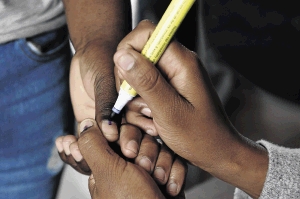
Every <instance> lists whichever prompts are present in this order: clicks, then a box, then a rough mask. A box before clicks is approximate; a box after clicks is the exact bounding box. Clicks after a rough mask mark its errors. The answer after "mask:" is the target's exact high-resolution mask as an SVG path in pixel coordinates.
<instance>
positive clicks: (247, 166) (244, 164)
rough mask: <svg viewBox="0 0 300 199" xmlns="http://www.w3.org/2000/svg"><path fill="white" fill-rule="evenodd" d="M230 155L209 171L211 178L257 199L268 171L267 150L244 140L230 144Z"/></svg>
mask: <svg viewBox="0 0 300 199" xmlns="http://www.w3.org/2000/svg"><path fill="white" fill-rule="evenodd" d="M230 145H231V147H230V148H231V149H229V150H228V151H231V155H228V156H227V157H226V156H225V157H226V158H224V159H222V161H220V164H218V166H216V167H213V168H211V170H210V171H209V172H210V173H211V174H212V175H213V176H215V177H217V178H219V179H221V180H223V181H225V182H227V183H229V184H231V185H233V186H235V187H237V188H239V189H241V190H243V191H244V192H246V193H247V194H248V195H250V196H251V197H253V198H258V197H259V196H260V194H261V191H262V189H263V186H264V182H265V179H266V175H267V170H268V162H269V158H268V152H267V150H266V149H265V148H264V147H263V146H261V145H259V144H257V143H255V142H253V141H251V140H249V139H247V138H245V137H242V136H240V139H238V140H237V142H235V143H231V144H230Z"/></svg>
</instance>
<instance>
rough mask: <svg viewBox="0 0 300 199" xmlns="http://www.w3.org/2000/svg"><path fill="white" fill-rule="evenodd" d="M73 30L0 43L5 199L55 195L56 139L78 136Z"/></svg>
mask: <svg viewBox="0 0 300 199" xmlns="http://www.w3.org/2000/svg"><path fill="white" fill-rule="evenodd" d="M70 59H71V53H70V48H69V43H68V33H67V29H66V28H65V27H64V28H60V29H59V30H56V31H52V32H49V33H45V34H42V35H38V36H35V37H32V38H27V39H19V40H16V41H13V42H9V43H6V44H2V45H0V96H1V98H0V110H1V114H0V179H1V180H0V193H1V195H0V198H1V199H2V198H3V199H4V198H5V199H24V198H26V199H41V198H43V199H50V198H54V197H55V191H56V188H57V185H58V178H59V176H60V173H61V169H62V166H63V163H62V161H61V160H60V158H59V156H58V154H57V151H56V149H55V143H54V141H55V138H56V137H57V136H60V135H62V134H66V133H72V129H71V128H70V127H72V126H73V124H72V122H73V121H74V119H73V118H74V116H73V113H72V109H71V103H70V98H69V86H68V84H69V81H68V79H69V78H68V77H69V66H70Z"/></svg>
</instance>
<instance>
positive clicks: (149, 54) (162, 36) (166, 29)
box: [110, 0, 196, 121]
mask: <svg viewBox="0 0 300 199" xmlns="http://www.w3.org/2000/svg"><path fill="white" fill-rule="evenodd" d="M195 1H196V0H172V1H171V3H170V5H169V6H168V8H167V10H166V11H165V13H164V14H163V16H162V18H161V20H160V21H159V23H158V24H157V26H156V28H155V30H154V32H153V33H152V35H151V36H150V38H149V40H148V41H147V43H146V45H145V46H144V48H143V50H142V52H141V54H142V55H143V56H145V57H146V58H147V59H148V60H150V61H151V62H152V63H153V64H156V63H157V62H158V60H159V59H160V57H161V56H162V54H163V52H164V51H165V49H166V48H167V46H168V44H169V42H170V41H171V39H172V37H173V36H174V34H175V32H176V31H177V29H178V27H179V26H180V24H181V22H182V21H183V19H184V18H185V16H186V14H187V13H188V11H189V10H190V8H191V7H192V5H193V4H194V2H195ZM136 95H137V92H136V91H135V90H134V89H133V88H132V87H131V86H130V85H129V84H128V83H127V82H126V81H123V82H122V84H121V86H120V91H119V96H118V98H117V101H116V103H115V105H114V107H113V108H112V114H111V116H110V121H111V119H112V118H113V117H114V115H115V114H119V113H120V112H121V110H122V109H123V107H124V106H125V105H126V104H127V103H128V102H129V101H130V100H132V99H133V98H134V97H135V96H136Z"/></svg>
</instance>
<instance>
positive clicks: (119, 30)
mask: <svg viewBox="0 0 300 199" xmlns="http://www.w3.org/2000/svg"><path fill="white" fill-rule="evenodd" d="M63 2H64V6H65V11H66V16H67V24H68V28H69V32H70V37H71V41H72V44H73V45H74V48H75V50H78V49H81V48H83V47H84V46H86V45H87V44H88V43H90V42H91V41H95V40H97V41H99V42H101V43H104V46H106V47H107V46H111V47H110V48H111V49H114V50H115V48H116V46H117V44H118V43H119V41H120V40H121V39H122V38H123V37H124V36H125V35H126V34H127V33H128V31H130V29H131V9H130V8H131V5H130V0H97V1H95V0H81V1H79V0H63ZM108 43H109V44H110V45H107V44H108Z"/></svg>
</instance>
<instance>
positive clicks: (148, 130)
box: [146, 129, 154, 136]
mask: <svg viewBox="0 0 300 199" xmlns="http://www.w3.org/2000/svg"><path fill="white" fill-rule="evenodd" d="M146 133H147V134H149V135H152V136H154V132H153V130H152V129H147V130H146Z"/></svg>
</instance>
